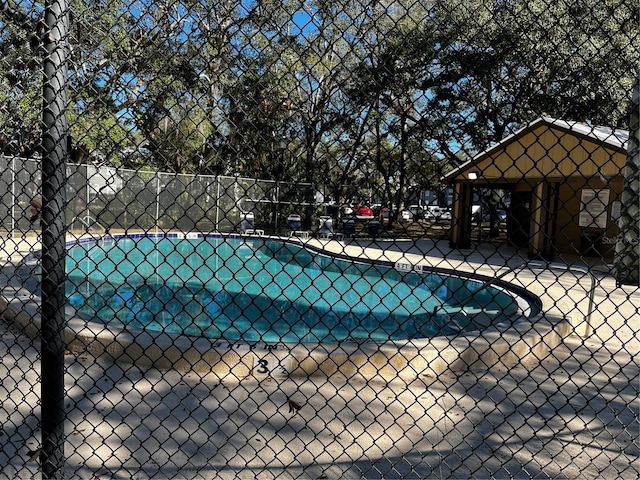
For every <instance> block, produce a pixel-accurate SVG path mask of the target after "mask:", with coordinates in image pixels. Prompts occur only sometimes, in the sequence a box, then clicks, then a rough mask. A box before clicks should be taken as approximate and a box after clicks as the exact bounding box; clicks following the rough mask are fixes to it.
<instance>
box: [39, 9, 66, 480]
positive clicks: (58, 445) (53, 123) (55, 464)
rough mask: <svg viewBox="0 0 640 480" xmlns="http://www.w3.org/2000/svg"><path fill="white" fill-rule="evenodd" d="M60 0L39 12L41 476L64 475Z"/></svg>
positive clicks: (63, 98)
mask: <svg viewBox="0 0 640 480" xmlns="http://www.w3.org/2000/svg"><path fill="white" fill-rule="evenodd" d="M67 32H68V10H67V5H66V1H65V0H51V1H49V2H47V4H46V9H45V30H44V35H43V37H42V42H43V47H44V51H43V54H44V59H43V68H44V81H43V98H44V104H43V111H42V121H43V125H42V128H43V132H42V147H43V156H42V199H43V209H42V280H41V291H42V306H41V309H42V310H41V316H42V333H41V335H42V347H41V348H42V373H41V376H42V387H41V388H42V392H41V396H42V400H41V401H42V451H41V464H42V473H43V475H44V476H45V477H46V478H62V477H64V463H65V456H64V440H65V436H64V420H65V412H64V350H65V343H64V327H65V292H64V281H65V231H66V221H65V203H66V198H65V197H66V195H65V182H66V181H65V178H66V171H65V160H66V158H67V155H68V134H67V120H66V108H67V93H66V88H67V83H66V82H67V65H66V53H67V52H66V41H67Z"/></svg>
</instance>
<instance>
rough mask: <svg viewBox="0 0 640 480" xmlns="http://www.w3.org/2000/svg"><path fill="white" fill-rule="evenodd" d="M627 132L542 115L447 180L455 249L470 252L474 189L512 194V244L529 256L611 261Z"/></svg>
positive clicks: (509, 226)
mask: <svg viewBox="0 0 640 480" xmlns="http://www.w3.org/2000/svg"><path fill="white" fill-rule="evenodd" d="M628 139H629V132H628V131H624V130H614V129H611V128H605V127H596V126H591V125H588V124H586V123H579V122H570V121H564V120H557V119H553V118H548V117H541V118H538V119H537V120H535V121H533V122H531V123H530V124H528V125H527V126H525V127H524V128H522V129H520V130H518V131H517V132H515V133H514V134H512V135H510V136H508V137H506V138H504V139H503V140H502V141H500V142H498V143H497V144H495V145H493V146H491V147H490V148H489V149H487V150H485V151H483V152H481V153H479V154H477V155H476V156H475V157H473V158H472V159H471V160H470V161H468V162H466V163H465V164H463V165H461V166H460V167H459V168H457V169H456V170H453V171H452V172H450V173H449V174H447V175H446V176H445V177H444V181H445V182H447V183H450V184H452V186H453V190H454V195H453V208H452V220H451V230H450V243H451V246H452V247H454V248H468V247H469V246H470V243H471V226H472V225H471V218H472V205H473V198H474V191H475V192H477V191H506V192H508V195H507V198H508V208H507V242H508V243H510V244H512V245H515V246H517V247H522V248H527V250H528V256H529V257H530V258H538V257H539V258H545V259H552V258H553V257H554V256H555V255H557V254H580V255H585V256H586V255H589V256H601V257H604V258H610V257H612V256H613V250H614V247H615V242H616V237H617V235H618V231H617V225H616V220H617V217H618V216H619V214H620V200H619V196H620V192H621V191H622V188H623V177H622V172H623V169H624V166H625V163H626V144H627V142H628Z"/></svg>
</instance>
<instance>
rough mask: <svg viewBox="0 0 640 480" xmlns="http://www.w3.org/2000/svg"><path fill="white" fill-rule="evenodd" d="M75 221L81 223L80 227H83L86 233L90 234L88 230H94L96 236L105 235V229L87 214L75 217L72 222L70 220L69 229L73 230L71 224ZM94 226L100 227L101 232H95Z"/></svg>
mask: <svg viewBox="0 0 640 480" xmlns="http://www.w3.org/2000/svg"><path fill="white" fill-rule="evenodd" d="M76 220H79V221H80V223H82V225H84V227H85V229H86V231H87V233H91V232H90V230H92V229H93V230H94V232H95V233H96V234H98V233H106V232H107V229H106V228H105V227H104V226H103V225H101V224H100V222H98V221H97V220H96V219H94V218H92V217H91V215H89V214H87V215H85V216H81V215H76V216H75V217H73V220H71V227H72V228H73V224H74V223H75V222H76ZM95 225H97V226H98V227H100V228H101V229H102V232H99V231H98V230H96V228H95Z"/></svg>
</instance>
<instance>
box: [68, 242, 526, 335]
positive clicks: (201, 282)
mask: <svg viewBox="0 0 640 480" xmlns="http://www.w3.org/2000/svg"><path fill="white" fill-rule="evenodd" d="M66 269H67V274H68V281H67V286H66V293H67V298H68V301H69V303H70V304H71V305H72V306H73V307H75V308H76V309H77V310H78V311H79V312H81V313H84V314H87V315H90V316H91V317H97V318H98V319H101V320H102V321H103V322H105V323H107V324H109V323H111V322H119V323H120V324H123V325H125V326H131V327H137V328H145V329H148V330H154V331H164V332H170V333H180V334H186V335H192V336H206V337H210V338H216V339H226V340H230V341H235V340H243V341H248V342H253V341H264V342H296V343H297V342H336V341H357V342H362V341H388V340H404V339H415V338H424V337H435V336H439V335H452V334H456V333H460V332H461V331H472V330H476V329H479V328H485V327H487V326H489V325H491V324H493V323H496V322H503V321H505V320H509V319H510V317H512V315H514V314H516V313H517V312H518V305H517V302H516V300H515V298H514V297H513V296H512V295H510V294H509V293H507V292H506V291H504V290H501V289H497V288H493V287H485V286H484V284H483V283H482V282H480V281H477V280H472V279H464V278H459V277H455V276H442V275H439V274H434V273H419V272H415V271H410V272H404V271H398V270H395V269H394V268H389V267H386V266H377V265H371V264H364V263H362V264H361V263H355V262H352V261H348V260H341V259H336V258H332V257H328V256H324V255H321V254H319V253H313V252H310V251H307V250H305V249H304V248H303V247H301V246H299V245H293V244H287V243H283V242H280V241H275V240H273V241H272V240H263V239H239V238H224V237H222V238H199V239H193V240H191V239H188V240H187V239H170V238H165V237H162V238H158V239H154V238H146V237H144V238H139V239H131V238H121V239H118V240H111V241H105V242H100V243H89V244H81V245H76V246H74V247H72V248H70V249H69V252H68V256H67V264H66Z"/></svg>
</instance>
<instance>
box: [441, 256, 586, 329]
mask: <svg viewBox="0 0 640 480" xmlns="http://www.w3.org/2000/svg"><path fill="white" fill-rule="evenodd" d="M526 267H538V268H543V269H548V270H564V271H567V272H568V271H574V272H580V273H583V274H587V275H589V278H590V281H591V282H590V283H591V284H590V287H589V292H588V299H589V304H588V307H587V315H586V317H585V321H586V329H585V334H584V336H585V337H587V336H589V335H590V334H591V313H592V312H593V302H594V298H595V290H596V277H595V276H594V275H593V273H591V271H590V270H589V269H588V268H587V267H584V266H579V265H567V264H564V263H557V262H540V261H524V262H522V263H519V264H518V265H516V266H514V267H509V268H508V269H507V270H505V271H504V272H502V273H501V274H500V275H498V276H497V277H493V278H491V279H489V280H487V281H486V282H484V283H483V285H484V288H487V287H490V286H491V285H493V284H495V283H497V282H498V281H500V280H502V279H503V278H504V277H505V276H507V275H509V274H510V273H514V272H516V271H518V270H524V269H525V268H526ZM474 293H475V292H471V293H468V294H467V295H466V296H465V297H464V298H463V299H462V300H460V303H462V302H464V301H466V300H468V299H469V298H471V297H473V295H474ZM437 311H438V307H436V308H434V310H433V314H434V315H435V314H436V313H437ZM460 312H461V313H463V314H464V315H467V313H466V312H465V311H464V309H463V308H460ZM456 313H457V312H456ZM456 327H458V328H460V326H459V325H457V324H456ZM460 331H462V329H460Z"/></svg>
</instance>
